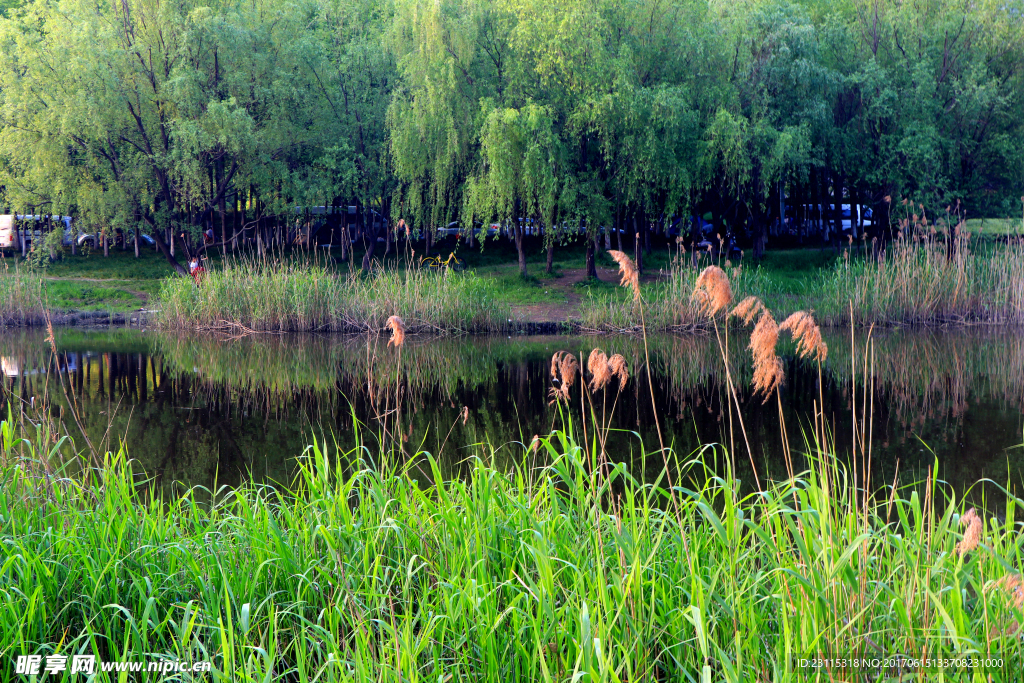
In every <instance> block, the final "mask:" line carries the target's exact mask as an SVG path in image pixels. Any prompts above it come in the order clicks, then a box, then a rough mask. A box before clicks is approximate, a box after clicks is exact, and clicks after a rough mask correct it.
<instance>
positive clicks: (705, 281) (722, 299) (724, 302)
mask: <svg viewBox="0 0 1024 683" xmlns="http://www.w3.org/2000/svg"><path fill="white" fill-rule="evenodd" d="M691 299H693V300H694V301H696V302H697V306H698V307H699V309H700V311H701V312H702V313H703V314H704V315H706V316H708V317H709V318H713V317H714V316H716V315H718V314H719V313H720V312H721V311H723V310H725V309H726V307H728V305H729V304H731V303H732V288H731V287H730V286H729V276H728V275H726V274H725V271H724V270H722V269H721V268H719V267H718V266H708V267H707V268H705V269H704V271H703V272H702V273H701V274H700V276H699V277H698V278H697V282H696V284H695V285H694V287H693V295H692V296H691Z"/></svg>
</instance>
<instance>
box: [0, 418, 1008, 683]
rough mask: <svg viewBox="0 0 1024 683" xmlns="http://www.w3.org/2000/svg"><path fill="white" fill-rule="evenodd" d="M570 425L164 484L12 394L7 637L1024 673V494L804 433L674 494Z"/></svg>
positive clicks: (0, 493) (156, 649)
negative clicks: (955, 481) (988, 663)
mask: <svg viewBox="0 0 1024 683" xmlns="http://www.w3.org/2000/svg"><path fill="white" fill-rule="evenodd" d="M19 429H22V430H23V431H19ZM574 433H575V431H574V429H573V425H572V423H571V422H569V423H567V425H566V430H565V431H556V432H553V433H552V434H551V435H550V436H548V437H544V438H541V439H539V440H538V442H537V443H536V453H535V454H533V452H532V451H531V449H530V448H529V447H522V452H523V462H524V463H527V462H531V461H536V462H545V463H546V464H544V465H542V466H538V467H536V468H530V467H528V466H527V465H526V464H524V465H523V466H521V467H519V468H517V469H514V470H512V471H510V472H502V471H497V470H495V469H494V468H492V467H491V466H489V464H488V462H487V461H486V460H484V459H476V460H474V461H473V467H472V471H471V472H470V475H469V476H468V477H467V478H464V479H458V480H447V481H446V480H444V479H443V478H442V477H441V476H440V474H439V471H438V469H437V466H436V464H435V463H433V461H432V460H430V459H429V458H427V462H428V463H429V465H428V466H427V468H426V471H425V472H424V473H420V474H419V475H418V476H419V477H420V478H421V479H422V478H423V477H426V478H427V479H429V480H432V485H431V486H430V487H423V486H422V485H420V484H418V483H417V481H416V478H415V477H414V476H413V474H414V473H413V472H412V471H411V470H410V469H409V468H408V467H406V466H403V465H401V464H399V463H396V462H392V463H390V464H389V463H388V461H387V457H386V454H380V453H376V452H374V451H372V447H371V445H370V444H369V443H366V444H363V445H362V447H361V448H359V449H356V450H354V451H352V452H349V453H335V452H330V451H329V450H328V449H326V448H325V447H324V446H323V444H322V443H314V445H313V446H311V447H310V448H309V449H308V451H307V452H306V454H305V456H304V457H303V458H302V460H301V465H300V468H299V470H298V473H297V476H296V479H295V481H294V482H293V486H292V489H291V492H286V491H285V490H282V489H275V488H265V487H255V486H252V485H247V486H242V487H240V488H238V489H235V490H220V491H216V492H206V491H202V490H192V491H189V492H188V493H186V494H184V495H182V496H180V497H176V498H167V499H161V498H159V497H158V496H157V495H155V494H154V493H153V492H152V491H150V490H149V489H147V488H146V487H145V486H144V485H143V486H139V485H137V483H136V482H137V479H138V476H139V474H140V473H139V472H136V471H134V469H133V466H132V463H131V462H130V461H129V460H128V459H127V454H126V453H125V452H124V451H123V450H122V451H121V452H119V453H118V454H116V455H108V456H107V457H106V458H105V459H104V461H103V462H102V463H99V464H96V465H93V466H89V467H84V468H81V473H80V474H69V472H70V471H71V470H70V469H66V470H61V469H60V468H59V467H57V466H56V465H54V464H53V463H56V462H57V461H58V460H59V454H60V451H61V450H62V449H63V450H66V447H67V444H66V443H65V442H60V441H58V443H57V444H56V445H54V440H53V435H52V434H50V433H49V432H47V431H46V429H45V428H44V427H42V426H40V427H39V429H38V431H34V429H33V427H32V426H31V425H29V424H26V425H25V426H24V427H23V428H19V427H17V426H16V425H15V424H14V422H13V421H12V420H10V419H8V420H7V421H4V422H3V424H2V426H0V435H2V446H3V464H2V467H0V482H2V485H0V509H2V510H3V511H4V513H3V515H2V516H0V575H2V581H0V596H2V601H0V657H2V659H3V660H4V662H5V666H9V662H11V661H12V658H13V657H14V656H16V655H18V654H31V653H40V654H44V655H45V654H51V653H54V652H57V651H58V650H59V653H60V654H76V653H85V654H94V655H96V656H97V657H98V658H101V659H107V660H121V661H124V660H136V661H137V660H142V659H145V658H148V659H157V658H168V659H177V660H182V661H186V662H193V661H200V660H206V659H209V660H211V661H212V662H213V668H214V671H213V673H212V675H211V680H215V681H229V680H230V681H264V680H294V681H313V680H317V681H349V680H353V681H355V680H358V681H365V680H378V681H399V680H401V681H411V680H424V681H425V680H430V681H436V680H459V681H502V682H503V683H507V682H508V681H513V680H537V681H554V680H559V681H568V680H574V681H575V680H587V681H627V680H628V681H641V680H666V681H709V680H714V681H736V682H739V681H759V680H760V681H767V680H772V681H797V680H808V679H814V678H815V677H816V676H815V672H812V671H810V670H809V669H807V668H805V667H801V666H800V662H799V659H800V658H801V657H803V656H807V655H811V654H822V653H824V654H831V655H834V656H842V655H861V656H867V657H871V658H886V657H890V656H893V655H896V654H904V655H907V656H909V657H931V658H937V657H950V658H962V657H971V658H973V657H977V658H980V659H982V660H983V659H984V656H985V655H994V656H996V657H997V658H1001V659H1002V662H1003V667H1002V668H998V667H990V668H987V669H976V670H973V671H969V672H968V671H966V670H965V669H964V668H963V667H959V668H957V669H956V671H955V673H953V672H951V671H950V670H948V669H947V671H946V676H947V680H954V679H955V680H968V679H970V680H983V679H984V680H996V681H1009V680H1015V678H1014V677H1015V676H1017V674H1018V673H1019V671H1020V666H1021V663H1022V661H1024V660H1022V655H1024V652H1022V650H1024V648H1022V644H1021V643H1022V641H1021V638H1020V633H1021V624H1022V623H1024V609H1022V607H1024V605H1022V599H1021V598H1022V594H1021V593H1020V592H1019V591H1015V586H1016V583H1015V582H1016V581H1017V580H1018V579H1019V576H1020V569H1021V566H1022V560H1024V557H1022V555H1024V553H1022V543H1024V534H1022V533H1021V531H1022V528H1021V524H1020V522H1019V521H1018V520H1017V519H1016V516H1015V515H1016V507H1017V506H1018V500H1017V499H1015V498H1013V497H1009V498H1008V500H1009V502H1008V503H1007V505H1006V507H1005V509H1001V510H993V511H990V514H985V513H982V515H981V516H982V519H981V521H980V522H976V523H974V524H973V525H972V526H968V527H967V528H966V529H965V528H962V525H961V520H962V519H963V518H964V512H965V511H964V509H963V507H962V506H961V505H960V504H958V501H956V500H954V499H953V498H952V495H951V494H948V493H946V492H945V491H944V489H943V488H942V486H941V483H940V482H936V481H928V482H926V487H925V491H926V492H925V495H924V496H923V497H921V496H919V494H918V493H917V491H916V490H915V491H914V492H912V493H909V494H907V493H905V491H904V490H903V489H900V488H899V487H895V488H894V487H892V486H891V485H885V486H879V487H878V488H877V490H875V491H873V492H871V493H872V494H873V495H869V494H868V493H867V492H865V491H864V490H863V489H862V488H858V487H857V486H855V485H854V483H853V482H852V481H851V477H850V476H848V474H847V472H846V471H845V469H844V468H843V467H842V465H841V464H840V463H839V462H837V460H836V459H835V458H833V457H831V455H830V450H829V449H828V448H826V447H825V446H824V445H823V444H814V443H811V444H809V445H808V448H809V450H810V451H811V453H812V455H811V457H810V458H809V460H808V462H809V463H810V467H809V469H807V470H806V471H804V472H803V473H801V474H797V475H796V476H794V477H793V478H792V479H789V480H786V481H780V482H775V483H771V484H768V485H767V486H766V487H765V489H764V491H763V492H762V493H760V494H757V495H750V494H746V493H744V491H746V490H747V488H746V487H745V486H744V483H743V482H740V481H738V480H737V479H736V478H735V477H733V476H732V475H731V474H730V472H729V471H728V470H725V471H717V472H716V471H713V470H712V469H710V467H711V465H710V464H709V463H710V462H711V461H712V459H711V458H710V457H707V456H710V451H704V452H701V453H697V454H695V455H694V457H693V458H692V459H691V460H690V461H689V462H685V463H676V465H675V466H676V467H677V468H678V471H679V473H680V474H681V475H682V478H681V479H679V480H678V481H679V484H678V487H677V489H676V490H675V492H674V495H675V497H676V498H677V500H678V505H676V506H670V505H668V504H667V501H668V499H669V497H670V495H671V494H670V492H669V491H668V490H667V489H666V488H665V487H664V486H663V485H660V484H654V485H643V484H641V483H639V482H636V481H634V480H632V479H631V478H630V477H629V475H628V474H627V468H626V467H625V466H624V465H623V464H612V465H610V466H608V467H605V468H602V467H600V466H599V463H598V460H599V452H598V447H597V446H596V445H594V446H593V447H588V446H587V445H586V444H585V443H582V442H580V441H578V440H577V439H576V438H575V437H574V436H573V434H574ZM370 454H373V455H374V456H375V458H376V457H378V456H379V457H380V458H381V461H380V462H379V463H378V464H377V465H376V466H372V467H371V466H369V465H368V464H366V463H367V457H366V456H368V455H370ZM627 456H628V454H625V453H623V454H618V457H620V458H626V457H627ZM533 458H536V460H533ZM211 499H212V502H210V501H211ZM967 530H969V531H970V533H967V534H966V536H967V539H966V541H965V531H967ZM972 539H974V540H978V541H980V543H978V544H977V545H976V547H972V544H973V541H972ZM936 671H937V670H936V669H932V670H931V673H930V674H929V677H928V679H929V680H931V677H930V676H931V675H932V674H934V673H935V672H936ZM9 672H10V669H8V670H6V671H5V674H4V675H5V677H6V676H7V675H8V674H9ZM903 673H904V674H906V673H907V671H906V670H904V671H903ZM889 674H890V675H892V676H895V675H896V672H895V670H889ZM951 674H952V675H951ZM989 674H991V676H992V678H991V679H989V678H987V676H988V675H989ZM818 678H820V679H822V680H855V676H854V675H852V674H851V673H850V672H849V671H848V670H847V671H837V670H833V671H831V672H829V673H824V674H822V675H820V676H818ZM868 678H869V679H871V680H874V679H875V678H876V676H874V675H871V676H869V677H868ZM97 680H104V679H103V675H102V674H101V675H100V676H98V677H97ZM122 680H123V679H122Z"/></svg>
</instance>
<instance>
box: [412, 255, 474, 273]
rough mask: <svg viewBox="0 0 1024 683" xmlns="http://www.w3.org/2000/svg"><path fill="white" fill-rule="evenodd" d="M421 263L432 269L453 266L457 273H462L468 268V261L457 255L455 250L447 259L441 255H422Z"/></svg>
mask: <svg viewBox="0 0 1024 683" xmlns="http://www.w3.org/2000/svg"><path fill="white" fill-rule="evenodd" d="M420 265H421V266H424V267H426V268H429V269H430V270H441V269H442V268H451V269H452V270H454V271H455V272H456V273H461V272H462V271H463V270H465V269H466V262H465V261H463V260H462V259H460V258H459V257H458V256H456V255H455V252H454V251H453V252H452V253H450V254H448V258H446V259H442V258H441V257H440V256H422V257H420Z"/></svg>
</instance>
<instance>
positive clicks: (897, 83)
mask: <svg viewBox="0 0 1024 683" xmlns="http://www.w3.org/2000/svg"><path fill="white" fill-rule="evenodd" d="M4 7H6V9H5V16H4V18H0V51H2V52H3V54H4V55H5V59H4V60H3V61H2V63H0V188H2V190H0V192H2V195H3V197H2V199H3V201H4V202H5V203H6V204H8V205H13V206H16V207H29V206H46V207H48V208H47V209H46V210H47V211H50V210H52V211H55V212H60V213H63V214H70V215H74V216H75V217H76V219H77V220H78V221H79V223H80V224H81V225H82V226H83V227H84V228H87V229H88V230H89V231H95V230H100V229H103V230H105V234H107V235H110V234H112V233H111V231H112V230H114V229H128V230H132V229H136V228H140V229H142V230H143V231H146V232H149V233H151V234H154V235H155V236H156V237H158V238H160V239H161V240H162V239H163V238H164V236H165V232H164V229H165V228H167V229H174V230H175V231H176V233H177V231H181V232H187V231H192V232H195V231H197V230H198V228H200V227H205V226H208V225H210V224H211V222H213V221H212V219H213V215H214V214H216V213H221V212H225V211H228V209H227V208H226V207H229V206H230V207H238V210H239V212H241V213H243V214H244V215H243V216H242V217H241V221H240V224H241V223H252V221H253V219H255V218H259V217H263V218H271V219H272V222H273V223H274V225H275V226H278V227H276V228H275V229H281V228H280V226H281V225H284V227H285V228H287V227H294V224H295V219H296V212H297V211H298V212H299V213H301V208H302V207H309V206H315V205H324V204H328V203H332V202H334V201H344V202H347V203H359V204H361V205H362V206H364V207H365V208H373V209H374V210H376V211H378V212H380V213H382V214H384V215H390V217H391V219H392V220H393V221H395V222H397V220H398V219H405V220H406V222H407V224H408V225H410V226H411V227H412V229H413V231H414V234H420V235H422V233H423V231H424V230H428V229H429V230H432V229H434V228H438V227H442V226H444V225H447V224H448V223H449V222H451V221H455V220H458V221H460V222H461V223H462V224H463V225H464V226H468V225H473V224H476V223H482V224H485V225H486V224H488V223H490V222H491V221H503V222H506V221H508V220H509V219H510V218H512V217H513V215H514V216H515V217H516V218H529V219H532V220H534V221H536V223H537V224H538V225H543V226H544V228H545V239H546V241H547V243H548V244H552V243H554V242H562V241H565V240H566V239H568V237H567V236H568V235H570V234H574V233H575V232H576V231H578V230H579V228H580V227H581V226H585V228H586V230H587V231H588V232H589V234H590V235H591V236H595V235H597V234H598V233H599V232H600V231H601V230H602V227H604V228H610V227H611V226H612V225H613V224H615V225H618V226H623V225H625V224H626V223H627V222H631V221H633V220H637V222H638V225H640V226H645V225H648V224H650V223H652V222H662V221H668V220H671V219H674V218H682V217H685V216H686V215H688V214H690V213H694V212H699V213H701V214H704V213H706V212H707V211H708V210H713V211H714V214H715V216H716V218H721V217H722V216H723V215H725V214H726V213H729V214H730V216H729V219H728V220H729V221H730V222H732V221H736V222H738V223H739V224H746V225H747V226H748V228H753V229H754V233H755V235H759V234H760V232H759V231H761V230H762V229H763V228H764V226H765V225H767V224H768V222H769V221H770V220H771V219H772V216H773V215H774V214H772V211H774V210H776V209H777V207H775V208H773V207H774V206H775V205H774V204H773V202H774V201H775V200H777V199H778V198H779V195H780V193H781V194H783V196H785V194H786V193H788V194H789V195H790V196H800V197H802V198H804V199H803V201H809V196H810V195H812V194H813V193H812V192H811V190H810V188H811V187H812V185H815V186H816V185H817V183H819V182H820V183H821V184H822V187H821V188H820V189H821V190H822V192H827V191H829V186H831V187H832V188H833V189H834V188H836V187H842V188H846V189H847V190H848V191H849V192H848V195H849V196H850V198H851V199H853V195H854V194H856V195H857V198H858V201H861V202H864V203H867V204H871V205H874V206H876V207H879V206H881V205H882V203H883V198H884V197H885V196H894V197H903V196H912V197H913V198H914V200H915V201H916V202H918V203H919V204H920V203H923V204H925V205H927V206H928V207H929V210H930V211H935V210H936V209H941V207H944V206H946V205H948V204H953V203H955V202H956V201H958V200H959V201H961V202H962V203H963V206H966V207H967V208H968V209H969V211H970V215H971V216H972V217H973V216H974V215H998V216H1010V215H1015V214H1016V212H1017V210H1018V208H1019V203H1018V198H1019V197H1020V195H1021V185H1022V183H1024V147H1022V145H1021V144H1020V140H1022V139H1024V130H1022V129H1021V126H1022V125H1024V110H1022V107H1024V100H1022V99H1021V97H1020V93H1021V92H1024V82H1022V76H1024V25H1022V23H1021V21H1020V7H1019V6H1018V5H1017V4H1014V3H1009V4H1008V3H1006V2H1003V1H1002V0H981V1H980V2H976V3H968V4H964V3H954V2H951V1H950V0H934V1H931V2H925V3H918V4H907V3H903V2H895V1H891V0H884V1H880V2H875V3H873V4H870V6H869V5H862V4H858V3H853V2H841V3H838V4H834V3H830V4H822V3H819V2H816V1H814V0H802V1H797V0H755V1H754V2H749V3H739V4H737V3H706V2H699V1H697V0H670V1H669V2H663V1H662V0H639V1H638V2H630V3H622V2H618V1H616V0H597V1H595V2H580V1H579V0H557V1H555V2H551V1H548V0H545V1H543V2H542V1H540V0H519V1H516V2H512V1H511V0H394V1H393V2H392V1H390V0H301V2H299V3H298V4H295V3H291V4H288V3H282V2H280V0H260V2H256V3H248V4H237V3H229V2H222V1H218V2H214V3H212V4H210V3H207V4H201V3H197V2H195V0H187V1H186V2H184V3H178V4H170V5H168V4H166V3H159V2H154V0H130V1H129V2H125V3H117V4H115V5H95V4H89V3H87V2H85V1H84V0H32V1H30V2H27V3H24V4H22V5H21V6H20V7H19V8H18V9H16V10H15V9H12V7H13V5H9V6H8V5H5V6H4ZM737 227H738V226H737ZM625 230H626V232H627V233H630V232H632V231H631V230H629V229H625Z"/></svg>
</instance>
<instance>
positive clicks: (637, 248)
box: [633, 211, 644, 275]
mask: <svg viewBox="0 0 1024 683" xmlns="http://www.w3.org/2000/svg"><path fill="white" fill-rule="evenodd" d="M636 214H637V212H636V211H634V212H633V261H634V262H635V263H636V272H638V273H640V274H641V275H642V274H643V272H644V249H643V235H642V230H643V228H642V226H641V225H640V224H638V223H637V218H636ZM641 223H642V221H641Z"/></svg>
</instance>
